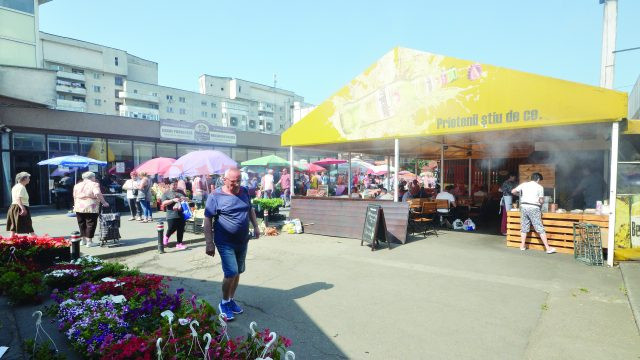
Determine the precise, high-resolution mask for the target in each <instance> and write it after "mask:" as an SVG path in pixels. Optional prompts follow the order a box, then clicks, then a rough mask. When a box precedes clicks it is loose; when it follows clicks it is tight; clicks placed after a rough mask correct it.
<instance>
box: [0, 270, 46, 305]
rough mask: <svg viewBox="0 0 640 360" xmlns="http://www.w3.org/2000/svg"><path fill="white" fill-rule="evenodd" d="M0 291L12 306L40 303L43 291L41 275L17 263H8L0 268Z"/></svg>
mask: <svg viewBox="0 0 640 360" xmlns="http://www.w3.org/2000/svg"><path fill="white" fill-rule="evenodd" d="M0 274H2V275H0V291H2V292H3V293H4V294H5V295H6V296H7V297H8V298H9V301H10V302H11V303H13V304H24V303H28V304H33V303H40V302H41V301H42V297H41V296H40V294H41V293H42V292H43V291H44V290H45V285H44V282H43V277H42V273H40V272H39V271H32V270H30V269H29V268H27V267H26V266H24V265H22V264H19V263H9V264H7V265H5V266H4V267H2V268H0Z"/></svg>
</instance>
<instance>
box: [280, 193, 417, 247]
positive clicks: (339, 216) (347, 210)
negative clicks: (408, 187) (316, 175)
mask: <svg viewBox="0 0 640 360" xmlns="http://www.w3.org/2000/svg"><path fill="white" fill-rule="evenodd" d="M368 204H376V205H380V206H382V209H383V212H384V218H385V222H386V225H387V238H388V239H391V241H395V242H400V243H403V244H404V243H405V242H406V241H407V225H408V223H409V203H407V202H397V203H396V202H393V201H389V200H373V199H348V198H338V197H305V196H294V197H293V198H292V199H291V212H290V215H289V216H290V217H291V218H298V219H300V221H302V223H303V224H308V225H305V226H304V232H305V233H309V234H319V235H328V236H338V237H348V238H354V239H360V238H361V237H362V227H363V226H364V219H365V211H366V209H367V205H368Z"/></svg>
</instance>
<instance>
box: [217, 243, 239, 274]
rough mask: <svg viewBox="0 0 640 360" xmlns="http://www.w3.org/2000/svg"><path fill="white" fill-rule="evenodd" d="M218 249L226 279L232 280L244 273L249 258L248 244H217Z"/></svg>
mask: <svg viewBox="0 0 640 360" xmlns="http://www.w3.org/2000/svg"><path fill="white" fill-rule="evenodd" d="M216 249H218V254H220V262H222V272H223V273H224V277H226V278H231V277H234V276H236V275H238V274H242V273H243V272H244V268H245V266H244V260H245V258H246V257H247V244H246V243H245V244H242V245H231V244H227V243H224V242H220V241H218V242H216Z"/></svg>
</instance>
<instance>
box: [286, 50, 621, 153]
mask: <svg viewBox="0 0 640 360" xmlns="http://www.w3.org/2000/svg"><path fill="white" fill-rule="evenodd" d="M626 114H627V94H626V93H623V92H619V91H614V90H607V89H603V88H600V87H595V86H589V85H584V84H578V83H574V82H570V81H565V80H559V79H554V78H550V77H545V76H540V75H535V74H530V73H525V72H521V71H516V70H510V69H505V68H501V67H497V66H493V65H487V64H479V63H476V62H473V61H468V60H461V59H456V58H452V57H446V56H442V55H436V54H430V53H426V52H421V51H417V50H412V49H406V48H395V49H393V50H392V51H390V52H389V53H387V54H386V55H384V56H383V57H382V58H381V59H380V60H378V61H377V62H376V63H374V64H373V65H372V66H370V67H369V68H368V69H367V70H365V71H364V72H363V73H362V74H360V75H358V76H357V77H356V78H355V79H353V80H352V81H351V82H350V83H349V84H347V85H346V86H344V87H343V88H342V89H340V90H339V91H338V92H336V93H335V94H334V95H332V96H331V97H330V98H329V99H327V100H326V101H324V102H323V103H321V104H320V105H319V106H318V107H317V108H316V109H314V110H313V111H312V112H311V113H309V114H308V115H307V116H306V117H304V118H303V119H302V120H301V121H299V122H298V123H296V124H294V125H293V126H292V127H290V128H289V129H288V130H286V131H285V132H284V133H283V134H282V138H281V143H282V145H283V146H295V147H300V146H303V147H304V146H313V147H319V148H326V147H325V146H318V145H331V146H330V148H331V149H333V150H336V149H338V150H341V149H349V148H350V147H349V146H346V145H341V144H347V143H352V145H351V147H353V148H354V149H355V148H357V147H358V146H356V145H355V144H356V143H359V142H364V141H374V142H375V141H380V140H391V139H404V138H422V139H424V138H425V137H426V138H427V139H430V140H432V141H431V142H432V143H433V142H435V143H441V140H442V139H443V138H442V137H438V136H446V135H466V136H467V137H468V136H469V135H470V134H472V135H474V136H477V135H478V134H481V133H486V132H493V131H502V130H518V129H531V128H542V127H550V126H567V125H577V124H590V123H601V122H611V121H619V120H621V119H622V118H624V117H625V116H626ZM485 138H486V137H485ZM433 140H435V141H433ZM470 140H472V142H475V141H473V136H472V138H471V139H470ZM464 142H465V141H462V143H464ZM380 144H383V143H380ZM371 148H373V149H376V148H377V149H381V150H384V148H380V147H376V146H371ZM387 148H388V147H387Z"/></svg>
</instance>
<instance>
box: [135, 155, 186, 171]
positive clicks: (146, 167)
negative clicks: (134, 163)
mask: <svg viewBox="0 0 640 360" xmlns="http://www.w3.org/2000/svg"><path fill="white" fill-rule="evenodd" d="M175 161H176V159H172V158H166V157H159V158H155V159H151V160H148V161H145V162H143V163H142V164H140V165H138V167H136V168H135V169H134V170H135V171H136V172H146V173H147V174H148V175H155V174H164V173H165V171H167V170H168V169H169V167H170V166H171V165H172V164H173V163H174V162H175Z"/></svg>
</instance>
